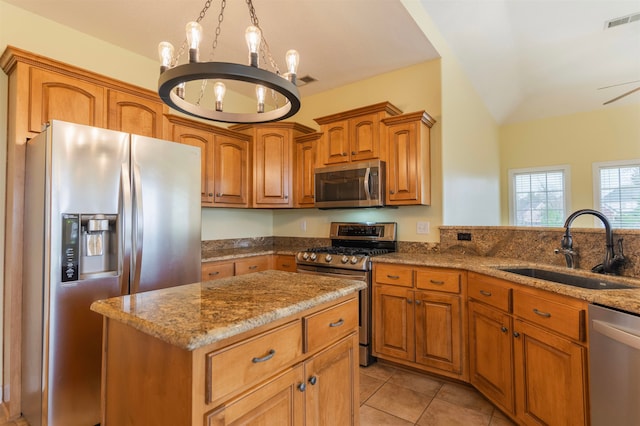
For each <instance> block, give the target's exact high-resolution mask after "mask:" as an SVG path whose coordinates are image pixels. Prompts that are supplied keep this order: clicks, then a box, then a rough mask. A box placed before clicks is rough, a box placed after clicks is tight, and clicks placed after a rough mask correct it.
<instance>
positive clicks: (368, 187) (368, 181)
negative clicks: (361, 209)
mask: <svg viewBox="0 0 640 426" xmlns="http://www.w3.org/2000/svg"><path fill="white" fill-rule="evenodd" d="M364 193H365V194H366V195H367V200H371V167H367V168H366V171H365V172H364Z"/></svg>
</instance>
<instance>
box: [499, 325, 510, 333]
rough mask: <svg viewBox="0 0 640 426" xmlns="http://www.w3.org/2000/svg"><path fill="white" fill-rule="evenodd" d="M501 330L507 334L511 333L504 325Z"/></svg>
mask: <svg viewBox="0 0 640 426" xmlns="http://www.w3.org/2000/svg"><path fill="white" fill-rule="evenodd" d="M500 330H502V332H503V333H506V332H507V331H509V329H508V328H507V327H505V326H504V325H503V326H502V327H500Z"/></svg>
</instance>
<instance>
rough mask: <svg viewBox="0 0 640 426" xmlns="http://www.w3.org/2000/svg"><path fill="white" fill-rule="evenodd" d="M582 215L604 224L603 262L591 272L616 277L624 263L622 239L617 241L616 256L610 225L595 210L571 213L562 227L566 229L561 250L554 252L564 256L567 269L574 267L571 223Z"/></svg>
mask: <svg viewBox="0 0 640 426" xmlns="http://www.w3.org/2000/svg"><path fill="white" fill-rule="evenodd" d="M584 214H590V215H593V216H595V217H597V218H598V219H600V220H601V221H602V223H603V224H604V229H605V234H606V251H605V254H604V261H603V262H602V263H601V264H599V265H596V266H594V267H593V268H592V269H591V270H592V271H593V272H598V273H605V274H613V275H617V274H618V270H619V269H620V267H621V266H622V265H623V264H624V263H625V261H626V259H625V258H624V253H623V249H622V238H620V239H619V240H618V254H616V252H615V249H614V247H613V231H612V230H611V223H609V219H607V217H606V216H605V215H604V214H602V213H601V212H599V211H597V210H592V209H582V210H577V211H575V212H573V213H571V214H570V215H569V217H567V220H566V221H565V223H564V227H565V228H566V230H565V233H564V236H563V237H562V245H561V246H562V248H560V249H556V250H555V252H556V253H562V254H564V256H565V259H566V261H567V267H569V268H574V267H575V264H576V262H575V257H576V256H577V253H576V252H575V251H574V250H573V237H572V236H571V223H573V221H574V219H575V218H577V217H578V216H582V215H584Z"/></svg>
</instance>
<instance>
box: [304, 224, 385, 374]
mask: <svg viewBox="0 0 640 426" xmlns="http://www.w3.org/2000/svg"><path fill="white" fill-rule="evenodd" d="M396 228H397V225H396V223H394V222H378V223H376V222H332V223H331V229H330V233H329V237H330V238H331V246H328V247H312V248H309V249H307V250H305V251H301V252H298V253H297V254H296V265H297V271H298V273H303V274H315V275H324V276H334V277H339V278H349V279H353V280H361V281H365V282H367V283H368V286H367V288H366V289H364V290H361V291H360V324H359V325H360V365H363V366H366V365H369V364H371V363H372V362H373V358H372V356H371V260H370V259H371V257H372V256H375V255H378V254H384V253H391V252H394V251H396V249H397V239H396V238H397V237H396V233H397V231H396Z"/></svg>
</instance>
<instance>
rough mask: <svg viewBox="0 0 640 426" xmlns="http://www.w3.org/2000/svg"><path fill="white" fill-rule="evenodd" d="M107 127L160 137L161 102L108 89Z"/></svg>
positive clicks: (161, 125) (161, 133)
mask: <svg viewBox="0 0 640 426" xmlns="http://www.w3.org/2000/svg"><path fill="white" fill-rule="evenodd" d="M108 92H109V94H108V98H107V105H108V113H107V128H109V129H113V130H120V131H123V132H127V133H133V134H136V135H142V136H150V137H153V138H158V139H162V138H163V137H164V134H163V110H164V106H163V103H162V102H161V101H160V100H159V99H158V100H149V99H147V98H143V97H141V96H138V95H135V94H131V93H126V92H121V91H119V90H114V89H109V91H108Z"/></svg>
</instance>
